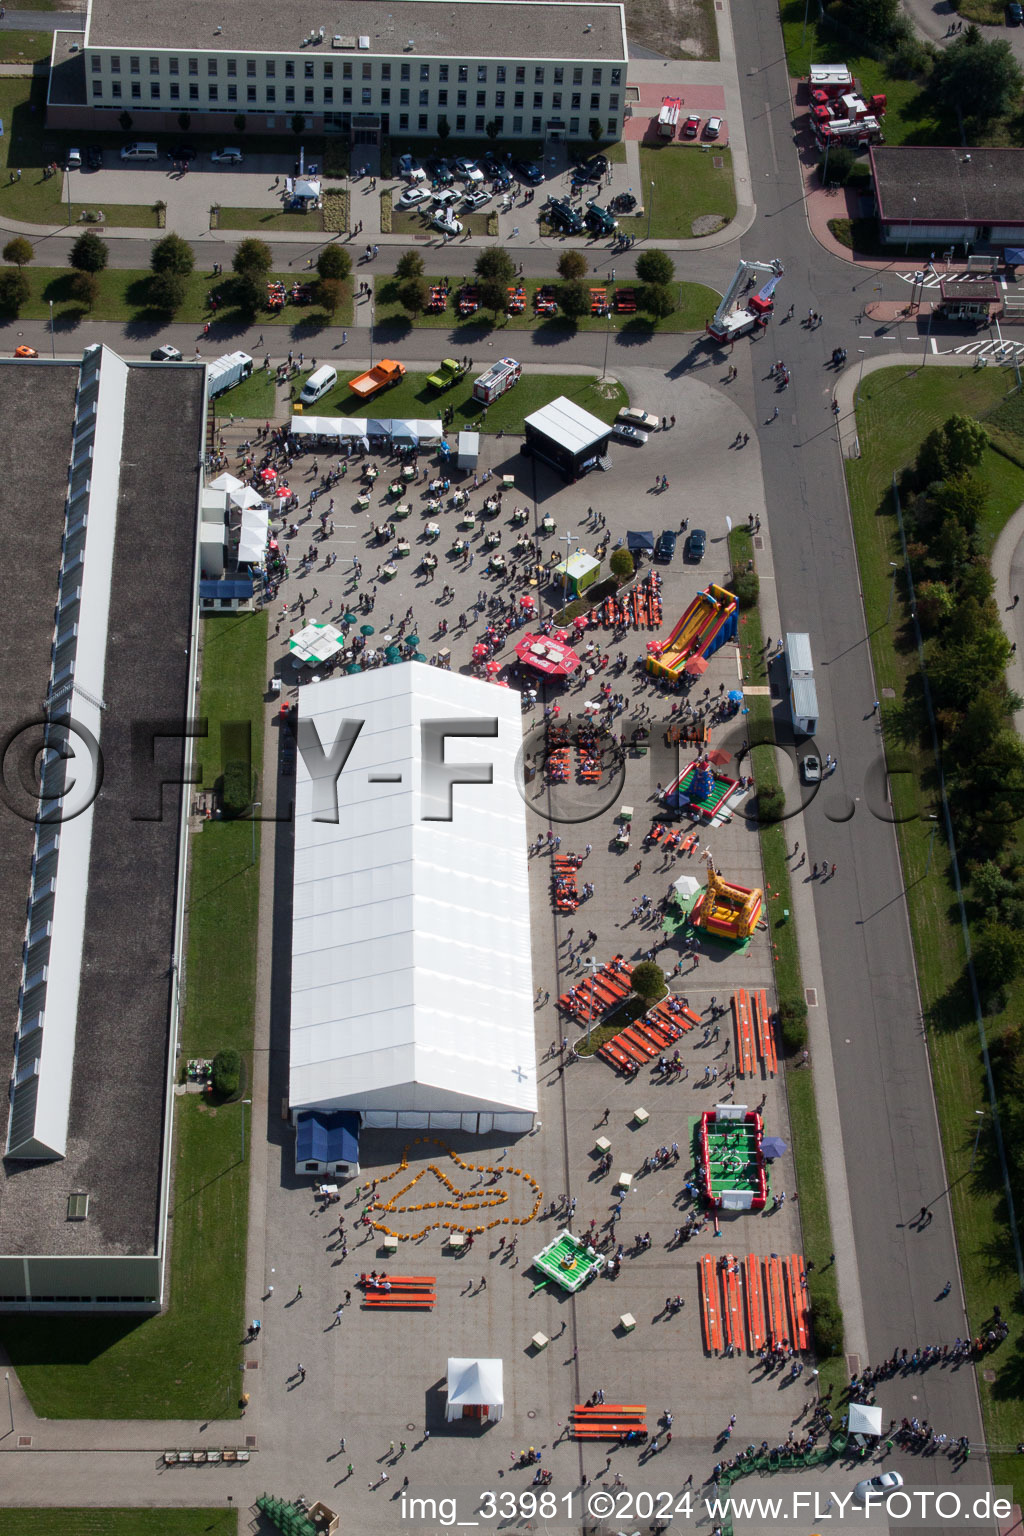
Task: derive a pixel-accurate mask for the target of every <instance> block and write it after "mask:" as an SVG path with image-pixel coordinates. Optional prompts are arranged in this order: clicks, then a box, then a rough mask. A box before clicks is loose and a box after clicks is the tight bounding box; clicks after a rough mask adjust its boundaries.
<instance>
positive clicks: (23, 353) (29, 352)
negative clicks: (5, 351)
mask: <svg viewBox="0 0 1024 1536" xmlns="http://www.w3.org/2000/svg"><path fill="white" fill-rule="evenodd" d="M14 355H15V357H38V356H39V353H38V352H37V351H36V349H35V347H15V349H14Z"/></svg>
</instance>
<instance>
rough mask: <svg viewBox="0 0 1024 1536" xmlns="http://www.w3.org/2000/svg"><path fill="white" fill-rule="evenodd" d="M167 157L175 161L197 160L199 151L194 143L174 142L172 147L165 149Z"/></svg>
mask: <svg viewBox="0 0 1024 1536" xmlns="http://www.w3.org/2000/svg"><path fill="white" fill-rule="evenodd" d="M167 158H168V160H174V161H176V162H180V161H182V160H198V158H199V151H198V149H197V148H196V146H195V145H194V144H175V146H174V148H173V149H169V150H168V151H167Z"/></svg>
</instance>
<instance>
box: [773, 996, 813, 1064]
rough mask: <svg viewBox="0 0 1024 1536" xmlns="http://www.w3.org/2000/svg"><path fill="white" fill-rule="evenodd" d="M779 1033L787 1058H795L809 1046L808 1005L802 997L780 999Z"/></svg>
mask: <svg viewBox="0 0 1024 1536" xmlns="http://www.w3.org/2000/svg"><path fill="white" fill-rule="evenodd" d="M779 1033H780V1035H781V1036H782V1046H783V1049H784V1051H785V1052H786V1054H787V1056H795V1055H796V1053H797V1051H802V1050H803V1049H804V1048H805V1046H806V1045H807V1004H806V1003H805V1002H804V1000H803V998H802V997H793V996H790V997H783V998H780V1000H779Z"/></svg>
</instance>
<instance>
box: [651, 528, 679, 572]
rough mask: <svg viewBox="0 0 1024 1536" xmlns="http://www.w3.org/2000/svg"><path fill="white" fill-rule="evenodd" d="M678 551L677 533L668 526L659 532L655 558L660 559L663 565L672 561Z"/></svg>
mask: <svg viewBox="0 0 1024 1536" xmlns="http://www.w3.org/2000/svg"><path fill="white" fill-rule="evenodd" d="M675 552H676V535H675V533H674V532H673V531H672V529H671V528H666V529H665V530H664V532H663V533H659V534H658V542H657V543H656V544H655V546H654V558H655V560H660V561H661V563H662V564H663V565H668V564H669V563H670V562H671V559H672V556H673V555H674V554H675Z"/></svg>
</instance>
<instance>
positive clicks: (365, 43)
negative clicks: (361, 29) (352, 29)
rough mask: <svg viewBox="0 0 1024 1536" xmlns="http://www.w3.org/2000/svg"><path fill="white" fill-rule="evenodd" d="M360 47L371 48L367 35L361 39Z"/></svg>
mask: <svg viewBox="0 0 1024 1536" xmlns="http://www.w3.org/2000/svg"><path fill="white" fill-rule="evenodd" d="M359 46H360V48H369V46H370V39H369V38H368V37H367V36H366V34H365V33H364V34H363V36H362V37H361V38H360V39H359Z"/></svg>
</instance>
